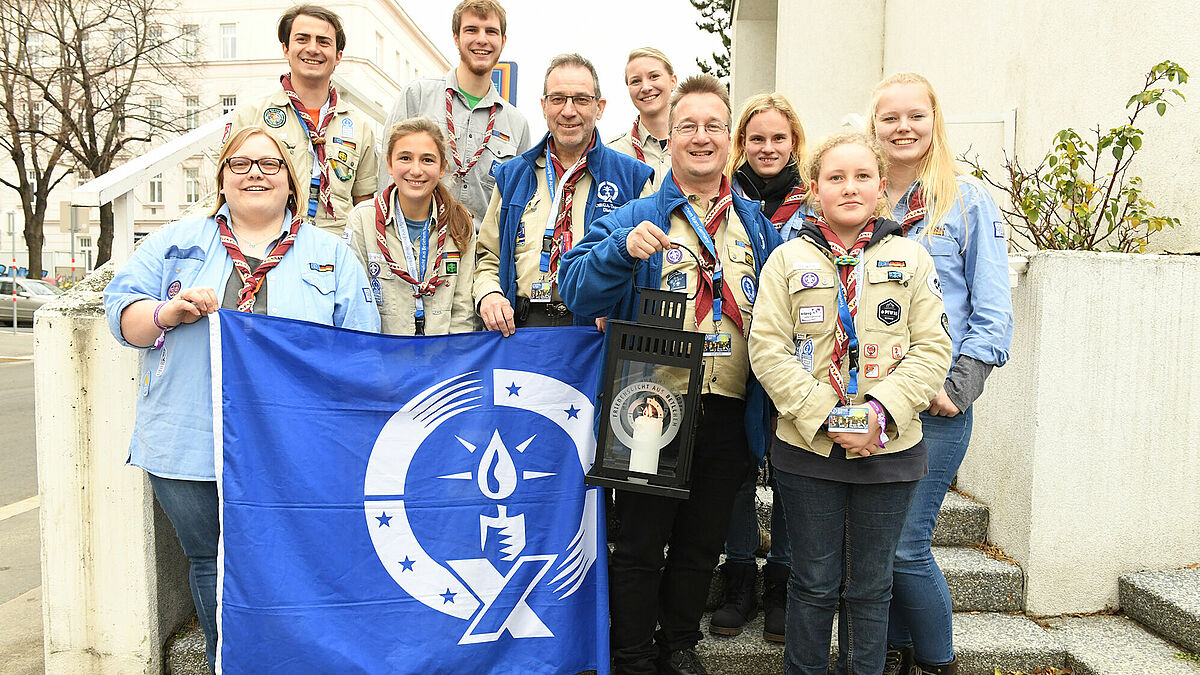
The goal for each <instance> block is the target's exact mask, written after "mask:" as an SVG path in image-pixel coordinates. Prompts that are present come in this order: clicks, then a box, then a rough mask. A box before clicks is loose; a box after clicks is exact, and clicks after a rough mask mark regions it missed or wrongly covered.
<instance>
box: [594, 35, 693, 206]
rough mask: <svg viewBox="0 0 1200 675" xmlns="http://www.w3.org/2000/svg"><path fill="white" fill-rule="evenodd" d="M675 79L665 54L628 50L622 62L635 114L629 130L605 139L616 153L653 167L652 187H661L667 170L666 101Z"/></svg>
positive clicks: (669, 160)
mask: <svg viewBox="0 0 1200 675" xmlns="http://www.w3.org/2000/svg"><path fill="white" fill-rule="evenodd" d="M678 82H679V80H678V78H676V77H675V68H674V67H673V66H672V65H671V61H670V59H668V58H667V55H666V54H663V53H662V52H660V51H659V50H657V49H655V48H653V47H640V48H638V49H635V50H633V51H631V52H629V58H628V59H627V61H626V63H625V87H626V88H627V89H628V90H629V100H630V101H632V102H633V107H635V108H637V111H638V116H637V117H635V118H634V120H633V126H632V127H631V128H630V130H629V131H627V132H625V133H624V134H621V135H620V136H618V137H617V138H614V139H613V140H611V141H609V143H608V145H609V147H611V148H612V149H613V150H616V151H617V152H619V153H621V154H624V155H629V156H630V157H634V158H636V159H638V160H641V161H643V162H645V163H646V164H649V165H650V167H651V168H653V169H654V180H653V181H652V188H653V189H655V190H657V189H658V188H659V187H660V186H662V182H663V178H665V177H666V175H667V171H669V170H670V169H671V155H670V154H669V153H668V152H667V138H668V137H669V136H670V134H671V129H670V128H669V126H670V122H669V120H668V117H669V113H670V110H669V107H670V106H669V103H670V99H671V92H672V91H674V90H675V85H676V84H677V83H678Z"/></svg>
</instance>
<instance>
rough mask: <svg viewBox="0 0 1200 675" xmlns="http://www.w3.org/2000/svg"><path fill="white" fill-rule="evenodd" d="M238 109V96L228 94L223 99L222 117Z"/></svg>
mask: <svg viewBox="0 0 1200 675" xmlns="http://www.w3.org/2000/svg"><path fill="white" fill-rule="evenodd" d="M236 107H237V95H236V94H226V95H225V96H222V97H221V114H222V115H225V114H228V113H231V112H233V109H234V108H236Z"/></svg>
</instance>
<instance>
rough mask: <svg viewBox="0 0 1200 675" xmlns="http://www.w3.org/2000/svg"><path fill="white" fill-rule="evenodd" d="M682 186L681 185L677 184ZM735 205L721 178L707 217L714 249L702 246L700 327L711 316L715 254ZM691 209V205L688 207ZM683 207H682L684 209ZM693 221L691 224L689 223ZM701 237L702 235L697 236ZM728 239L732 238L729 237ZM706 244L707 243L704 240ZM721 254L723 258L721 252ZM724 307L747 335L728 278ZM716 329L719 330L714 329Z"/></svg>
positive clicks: (698, 298)
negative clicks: (729, 212)
mask: <svg viewBox="0 0 1200 675" xmlns="http://www.w3.org/2000/svg"><path fill="white" fill-rule="evenodd" d="M676 185H678V183H677V184H676ZM732 205H733V191H732V190H730V187H729V178H728V177H726V176H721V188H720V190H719V191H718V192H717V201H716V202H715V203H714V204H713V205H712V208H710V209H709V210H708V213H707V214H706V215H705V216H704V231H705V232H707V233H708V236H709V238H710V240H711V241H712V244H713V249H714V250H709V247H708V246H706V245H702V246H701V247H700V259H701V260H702V261H703V262H704V264H703V265H701V266H700V270H699V274H698V279H697V281H698V283H697V284H696V286H697V288H696V326H697V327H699V325H700V322H701V321H702V320H703V319H704V317H706V316H708V314H709V312H711V311H712V306H713V270H714V269H715V268H716V264H717V261H716V258H715V257H714V256H713V254H714V252H715V251H716V250H717V249H719V247H718V246H717V243H716V239H715V238H716V236H717V230H718V229H720V227H721V221H722V220H724V219H725V213H726V211H728V210H729V208H730V206H732ZM688 206H690V205H688ZM680 208H682V206H681V207H680ZM684 215H685V216H686V215H687V214H686V213H685V214H684ZM689 222H691V221H690V220H689ZM697 236H699V233H697ZM727 236H728V235H727ZM701 243H702V244H703V243H704V242H703V241H701ZM717 255H720V254H719V253H717ZM721 305H722V306H724V307H729V308H730V311H728V312H726V311H722V312H721V316H722V317H724V316H726V315H728V316H729V318H730V319H732V320H733V323H734V324H735V325H736V326H737V327H738V330H740V331H742V334H743V335H744V334H745V328H744V326H743V325H742V312H741V310H739V309H738V303H737V299H736V298H734V297H733V288H732V287H731V286H730V284H729V281H728V280H727V279H724V280H722V283H721ZM714 328H715V327H714Z"/></svg>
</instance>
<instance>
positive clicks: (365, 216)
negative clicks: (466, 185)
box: [349, 117, 475, 335]
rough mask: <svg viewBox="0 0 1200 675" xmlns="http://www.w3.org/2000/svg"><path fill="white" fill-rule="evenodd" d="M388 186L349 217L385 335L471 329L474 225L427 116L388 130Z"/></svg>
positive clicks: (441, 140)
mask: <svg viewBox="0 0 1200 675" xmlns="http://www.w3.org/2000/svg"><path fill="white" fill-rule="evenodd" d="M386 147H387V155H386V158H387V167H388V174H389V175H390V176H391V183H390V184H389V185H388V186H387V187H386V188H384V190H383V192H381V193H380V194H379V196H378V197H376V198H375V199H374V200H373V201H372V202H370V203H368V204H360V205H359V206H357V207H355V209H354V211H353V212H351V214H350V225H349V230H350V232H351V237H350V244H351V247H352V248H353V249H354V253H355V255H357V256H358V259H359V261H360V262H361V263H362V265H363V267H364V268H365V269H366V270H367V275H368V276H369V277H370V283H371V293H372V294H373V295H374V297H375V303H376V304H377V305H378V307H379V316H380V319H381V320H382V323H383V332H384V333H387V334H390V335H445V334H447V333H465V332H470V331H472V330H474V329H475V308H474V305H473V301H472V299H471V277H472V276H473V273H474V270H475V227H474V224H473V222H472V220H471V214H470V212H468V211H467V209H466V207H464V206H463V205H462V204H460V203H458V201H456V200H455V199H454V197H453V196H451V195H450V191H449V190H447V189H446V186H445V185H443V184H442V182H441V181H442V178H443V177H444V176H445V175H446V167H447V166H448V163H447V160H446V137H445V135H444V134H443V133H442V130H441V128H440V127H438V126H437V125H436V124H434V123H433V122H432V121H430V120H429V119H427V118H425V117H413V118H410V119H407V120H404V121H401V122H397V123H396V124H394V125H392V128H391V129H390V130H389V131H388V142H387V146H386Z"/></svg>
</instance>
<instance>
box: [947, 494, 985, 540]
mask: <svg viewBox="0 0 1200 675" xmlns="http://www.w3.org/2000/svg"><path fill="white" fill-rule="evenodd" d="M987 528H988V510H987V507H986V506H984V505H983V504H980V503H979V502H977V501H974V500H973V499H970V498H968V497H964V496H963V495H960V494H959V493H957V492H954V491H950V492H947V493H946V499H945V500H944V501H943V502H942V509H941V510H940V511H938V518H937V525H936V526H935V527H934V528H933V545H934V546H970V545H972V544H982V543H984V542H985V541H987Z"/></svg>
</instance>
